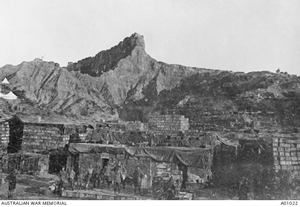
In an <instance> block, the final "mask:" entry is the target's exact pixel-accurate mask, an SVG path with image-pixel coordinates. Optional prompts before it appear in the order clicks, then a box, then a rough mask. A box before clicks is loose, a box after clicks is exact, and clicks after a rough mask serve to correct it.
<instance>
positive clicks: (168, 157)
mask: <svg viewBox="0 0 300 207" xmlns="http://www.w3.org/2000/svg"><path fill="white" fill-rule="evenodd" d="M69 152H70V153H72V154H79V153H110V154H128V155H130V156H133V157H148V158H151V159H152V160H154V161H156V162H168V163H177V164H182V165H186V166H190V167H199V168H203V169H207V168H209V167H210V166H211V163H212V154H213V152H212V149H211V148H190V147H189V148H188V147H131V146H123V145H118V146H116V145H105V144H86V143H72V144H70V146H69Z"/></svg>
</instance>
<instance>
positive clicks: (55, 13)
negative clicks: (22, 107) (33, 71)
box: [0, 0, 300, 75]
mask: <svg viewBox="0 0 300 207" xmlns="http://www.w3.org/2000/svg"><path fill="white" fill-rule="evenodd" d="M134 32H137V33H139V34H141V35H143V36H144V39H145V43H146V52H147V53H148V54H149V55H150V56H152V57H153V58H155V59H156V60H159V61H163V62H166V63H174V64H181V65H185V66H195V67H202V68H212V69H224V70H232V71H245V72H249V71H254V70H268V71H272V72H275V71H276V69H277V68H280V69H281V71H287V72H288V73H290V74H297V75H300V40H299V37H300V1H299V0H43V1H41V0H0V67H2V66H3V65H5V64H13V65H16V64H19V63H21V62H22V61H30V60H33V59H34V58H42V57H44V60H47V61H54V62H58V63H60V65H61V66H65V65H66V64H67V62H75V61H78V60H80V59H83V58H85V57H89V56H94V55H95V54H96V53H98V52H99V51H101V50H105V49H109V48H111V47H112V46H114V45H116V44H118V43H119V42H120V41H121V40H123V39H124V38H125V37H127V36H130V35H131V34H132V33H134Z"/></svg>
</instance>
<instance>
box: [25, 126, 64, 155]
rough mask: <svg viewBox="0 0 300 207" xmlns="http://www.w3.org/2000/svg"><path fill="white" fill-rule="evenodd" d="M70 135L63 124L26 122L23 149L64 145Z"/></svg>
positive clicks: (50, 147)
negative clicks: (65, 131) (65, 132)
mask: <svg viewBox="0 0 300 207" xmlns="http://www.w3.org/2000/svg"><path fill="white" fill-rule="evenodd" d="M68 141H69V135H68V134H64V126H63V125H61V124H39V123H37V124H36V123H25V124H24V132H23V139H22V150H23V151H34V150H40V151H43V150H49V149H56V148H59V147H64V146H65V145H66V144H67V143H68Z"/></svg>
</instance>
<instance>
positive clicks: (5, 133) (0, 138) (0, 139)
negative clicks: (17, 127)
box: [0, 122, 9, 146]
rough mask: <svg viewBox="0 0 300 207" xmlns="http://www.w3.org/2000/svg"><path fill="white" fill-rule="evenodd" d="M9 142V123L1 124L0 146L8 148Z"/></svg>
mask: <svg viewBox="0 0 300 207" xmlns="http://www.w3.org/2000/svg"><path fill="white" fill-rule="evenodd" d="M8 142H9V123H8V122H3V123H0V145H1V146H7V145H8Z"/></svg>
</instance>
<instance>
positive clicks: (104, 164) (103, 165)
mask: <svg viewBox="0 0 300 207" xmlns="http://www.w3.org/2000/svg"><path fill="white" fill-rule="evenodd" d="M108 163H109V159H107V158H102V168H104V167H105V166H107V165H108Z"/></svg>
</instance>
